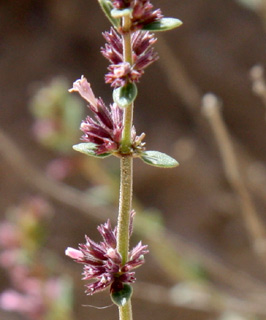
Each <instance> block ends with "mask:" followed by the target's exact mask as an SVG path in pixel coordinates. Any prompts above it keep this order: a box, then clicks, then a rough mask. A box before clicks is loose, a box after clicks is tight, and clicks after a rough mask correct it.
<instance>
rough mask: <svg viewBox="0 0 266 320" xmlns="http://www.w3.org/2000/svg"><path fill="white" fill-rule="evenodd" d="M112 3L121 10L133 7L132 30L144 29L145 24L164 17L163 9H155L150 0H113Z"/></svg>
mask: <svg viewBox="0 0 266 320" xmlns="http://www.w3.org/2000/svg"><path fill="white" fill-rule="evenodd" d="M112 3H113V6H114V7H115V8H116V9H119V10H121V9H125V8H131V9H132V26H131V30H132V31H134V30H138V29H142V28H143V26H145V25H147V24H149V23H152V22H155V21H158V20H160V19H162V17H163V15H162V12H161V10H160V9H157V10H154V8H153V5H152V4H151V2H150V1H149V0H113V1H112Z"/></svg>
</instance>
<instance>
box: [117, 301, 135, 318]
mask: <svg viewBox="0 0 266 320" xmlns="http://www.w3.org/2000/svg"><path fill="white" fill-rule="evenodd" d="M119 320H132V308H131V301H128V303H127V304H126V305H125V306H123V307H119Z"/></svg>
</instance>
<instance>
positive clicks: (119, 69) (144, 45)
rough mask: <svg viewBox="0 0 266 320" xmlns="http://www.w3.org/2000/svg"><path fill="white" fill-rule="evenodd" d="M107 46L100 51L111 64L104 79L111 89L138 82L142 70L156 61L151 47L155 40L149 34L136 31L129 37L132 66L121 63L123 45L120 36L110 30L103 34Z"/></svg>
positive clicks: (156, 57)
mask: <svg viewBox="0 0 266 320" xmlns="http://www.w3.org/2000/svg"><path fill="white" fill-rule="evenodd" d="M103 36H104V38H105V40H106V41H107V44H106V45H105V47H104V48H102V49H101V52H102V54H103V56H104V57H105V58H106V59H108V60H109V61H110V62H111V65H110V66H109V68H108V70H109V71H110V72H109V73H108V74H107V75H106V77H105V81H106V83H111V86H112V87H120V86H124V85H125V84H126V83H127V82H138V81H139V79H140V77H141V76H142V75H143V73H144V69H145V68H147V67H148V66H149V65H150V64H152V63H153V62H154V61H156V60H157V59H158V55H157V53H156V52H154V49H153V48H152V45H153V44H154V43H155V42H156V40H157V39H156V38H154V37H153V34H151V33H149V32H143V31H137V32H134V33H133V34H132V36H131V40H132V58H133V64H132V66H131V65H130V64H129V63H128V62H123V43H122V38H121V36H120V35H119V34H118V33H117V32H116V31H115V30H114V29H113V28H111V30H110V32H105V33H103Z"/></svg>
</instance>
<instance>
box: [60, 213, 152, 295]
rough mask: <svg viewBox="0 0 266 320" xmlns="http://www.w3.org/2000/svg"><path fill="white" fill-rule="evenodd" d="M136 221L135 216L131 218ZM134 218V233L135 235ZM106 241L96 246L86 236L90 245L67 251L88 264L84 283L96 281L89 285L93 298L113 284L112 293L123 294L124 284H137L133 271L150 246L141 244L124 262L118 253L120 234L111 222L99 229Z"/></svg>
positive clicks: (73, 257)
mask: <svg viewBox="0 0 266 320" xmlns="http://www.w3.org/2000/svg"><path fill="white" fill-rule="evenodd" d="M131 217H132V218H133V214H132V215H131ZM132 218H131V232H132ZM98 231H99V233H100V234H101V236H102V238H103V241H102V242H100V243H96V242H94V241H93V240H91V239H90V238H89V237H87V236H86V243H85V244H80V245H79V249H78V250H77V249H74V248H67V249H66V255H67V256H69V257H70V258H72V259H74V260H75V261H76V262H78V263H82V264H83V265H84V268H83V275H84V277H83V280H92V279H95V280H96V281H94V282H92V283H89V284H87V285H86V287H87V290H86V293H87V294H88V295H92V294H94V293H96V292H99V291H102V290H104V289H106V288H107V287H108V286H110V285H111V288H110V290H111V292H116V291H119V290H121V289H122V288H123V285H124V283H132V282H135V280H136V278H135V272H134V271H132V270H133V269H135V268H137V267H139V266H140V265H142V264H143V263H144V258H143V255H144V254H146V253H148V250H147V246H146V245H142V243H141V242H139V243H138V245H137V246H136V247H135V248H133V249H132V250H131V251H130V252H129V259H128V261H127V262H126V263H124V264H123V263H122V258H121V255H120V253H119V252H118V251H117V232H116V228H115V229H114V230H112V227H111V223H110V220H108V221H107V222H106V223H105V224H102V225H100V226H99V227H98Z"/></svg>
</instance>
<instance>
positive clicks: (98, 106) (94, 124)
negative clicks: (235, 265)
mask: <svg viewBox="0 0 266 320" xmlns="http://www.w3.org/2000/svg"><path fill="white" fill-rule="evenodd" d="M69 91H70V92H73V91H76V92H78V93H79V94H80V95H81V96H82V98H84V99H85V100H86V101H87V102H88V103H89V105H88V107H89V108H90V110H91V111H92V112H93V113H94V116H95V119H96V121H95V120H94V119H92V118H91V117H89V116H88V117H87V118H86V119H85V120H84V121H82V123H81V126H80V129H81V130H82V131H83V133H84V135H83V136H82V138H81V139H82V140H83V141H85V142H92V143H95V144H96V146H97V149H96V153H97V154H103V153H107V152H112V151H116V150H118V149H119V143H120V140H121V135H122V129H123V124H122V122H123V110H122V109H120V108H119V107H118V106H117V105H116V104H115V103H114V104H113V105H111V106H110V110H109V109H108V108H107V107H106V106H105V104H104V102H103V100H102V99H101V98H99V99H97V98H95V96H94V93H93V91H92V89H91V86H90V84H89V83H88V82H87V79H86V78H85V77H83V76H82V77H81V79H79V80H77V81H76V82H74V84H73V88H72V89H70V90H69Z"/></svg>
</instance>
